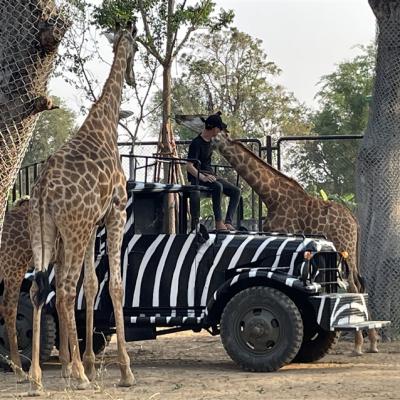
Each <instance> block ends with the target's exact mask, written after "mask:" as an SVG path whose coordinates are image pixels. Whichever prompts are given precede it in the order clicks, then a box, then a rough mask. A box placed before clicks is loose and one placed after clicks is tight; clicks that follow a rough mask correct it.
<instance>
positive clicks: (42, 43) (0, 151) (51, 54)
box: [0, 0, 69, 241]
mask: <svg viewBox="0 0 400 400" xmlns="http://www.w3.org/2000/svg"><path fill="white" fill-rule="evenodd" d="M0 10H1V13H0V241H1V232H2V227H3V218H4V212H5V208H6V205H7V195H8V191H9V189H10V188H11V187H12V186H13V184H14V181H15V178H16V175H17V172H18V170H19V168H20V166H21V163H22V160H23V157H24V154H25V151H26V148H27V145H28V142H29V139H30V138H31V136H32V133H33V129H34V126H35V122H36V118H37V114H38V113H39V112H41V111H44V110H48V109H52V104H51V101H50V100H49V99H48V98H47V97H46V87H47V81H48V78H49V75H50V73H51V71H52V68H53V64H54V59H55V56H56V53H57V48H58V44H59V43H60V41H61V39H62V37H63V36H64V34H65V32H66V30H67V28H68V25H69V24H68V22H67V21H66V19H64V17H62V16H61V15H60V14H59V10H58V9H57V8H56V6H55V3H54V1H53V0H30V1H29V2H28V1H26V0H14V1H9V0H0Z"/></svg>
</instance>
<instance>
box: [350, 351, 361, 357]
mask: <svg viewBox="0 0 400 400" xmlns="http://www.w3.org/2000/svg"><path fill="white" fill-rule="evenodd" d="M351 355H352V356H353V357H359V356H362V355H363V352H362V351H361V350H353V351H352V352H351Z"/></svg>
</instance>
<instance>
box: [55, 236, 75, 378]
mask: <svg viewBox="0 0 400 400" xmlns="http://www.w3.org/2000/svg"><path fill="white" fill-rule="evenodd" d="M63 251H64V249H63V244H62V240H61V239H59V241H58V242H57V259H56V262H55V266H54V268H55V277H56V309H57V315H58V332H59V335H58V337H59V354H58V358H59V360H60V362H61V376H62V377H63V378H69V377H70V376H71V372H72V366H71V353H70V350H69V340H68V317H67V312H66V308H65V307H64V305H65V301H66V298H65V296H66V293H65V288H64V285H63V283H64V282H65V279H66V271H65V268H64V259H63V254H64V253H63Z"/></svg>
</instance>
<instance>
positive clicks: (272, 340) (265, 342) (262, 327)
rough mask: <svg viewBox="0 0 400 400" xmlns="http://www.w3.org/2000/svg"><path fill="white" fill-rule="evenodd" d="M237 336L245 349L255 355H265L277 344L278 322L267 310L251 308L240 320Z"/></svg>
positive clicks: (278, 334)
mask: <svg viewBox="0 0 400 400" xmlns="http://www.w3.org/2000/svg"><path fill="white" fill-rule="evenodd" d="M239 335H240V339H241V341H242V343H243V344H244V345H245V346H246V347H247V348H250V349H251V350H252V351H254V352H257V353H265V352H266V351H269V350H271V349H272V348H273V347H274V346H275V345H276V344H277V343H278V339H279V336H280V324H279V320H278V319H277V318H276V317H275V315H274V314H273V313H272V312H270V311H269V310H268V309H265V308H252V309H251V310H247V311H246V312H245V313H244V314H243V315H242V318H240V333H239Z"/></svg>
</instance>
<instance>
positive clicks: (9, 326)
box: [3, 279, 27, 382]
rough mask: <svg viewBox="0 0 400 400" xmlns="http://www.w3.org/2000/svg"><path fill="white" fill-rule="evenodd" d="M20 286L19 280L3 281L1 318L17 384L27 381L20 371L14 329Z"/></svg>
mask: <svg viewBox="0 0 400 400" xmlns="http://www.w3.org/2000/svg"><path fill="white" fill-rule="evenodd" d="M20 286H21V284H20V281H19V280H18V281H17V282H14V281H12V282H9V281H8V280H7V279H5V280H4V293H3V317H4V322H5V325H6V330H7V336H8V342H9V345H10V359H11V367H12V369H13V371H14V372H15V373H16V375H17V379H18V382H24V381H26V380H27V375H26V374H25V372H24V371H23V370H22V364H21V357H20V355H19V352H18V342H17V327H16V322H17V309H18V299H19V288H20Z"/></svg>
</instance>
